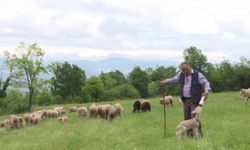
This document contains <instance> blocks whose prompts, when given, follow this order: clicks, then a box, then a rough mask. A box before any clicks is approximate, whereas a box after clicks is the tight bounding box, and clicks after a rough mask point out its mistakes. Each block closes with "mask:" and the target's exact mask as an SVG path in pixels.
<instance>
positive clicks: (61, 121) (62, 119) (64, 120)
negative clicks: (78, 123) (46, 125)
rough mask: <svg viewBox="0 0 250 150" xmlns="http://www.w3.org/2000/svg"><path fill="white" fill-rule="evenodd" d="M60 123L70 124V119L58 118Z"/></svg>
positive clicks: (65, 117)
mask: <svg viewBox="0 0 250 150" xmlns="http://www.w3.org/2000/svg"><path fill="white" fill-rule="evenodd" d="M57 119H58V121H59V122H60V123H67V122H68V117H67V116H63V117H58V118H57Z"/></svg>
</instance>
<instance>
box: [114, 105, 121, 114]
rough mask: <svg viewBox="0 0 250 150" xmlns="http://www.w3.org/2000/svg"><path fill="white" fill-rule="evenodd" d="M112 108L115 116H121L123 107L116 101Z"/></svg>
mask: <svg viewBox="0 0 250 150" xmlns="http://www.w3.org/2000/svg"><path fill="white" fill-rule="evenodd" d="M114 108H115V110H116V115H117V116H122V112H123V107H122V105H121V104H119V103H117V104H115V105H114Z"/></svg>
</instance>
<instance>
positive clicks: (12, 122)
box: [9, 115, 19, 129]
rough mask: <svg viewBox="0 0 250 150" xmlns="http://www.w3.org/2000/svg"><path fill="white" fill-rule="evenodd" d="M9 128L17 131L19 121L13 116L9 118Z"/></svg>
mask: <svg viewBox="0 0 250 150" xmlns="http://www.w3.org/2000/svg"><path fill="white" fill-rule="evenodd" d="M9 119H10V126H11V128H12V129H19V119H18V117H17V116H15V115H11V116H10V118H9Z"/></svg>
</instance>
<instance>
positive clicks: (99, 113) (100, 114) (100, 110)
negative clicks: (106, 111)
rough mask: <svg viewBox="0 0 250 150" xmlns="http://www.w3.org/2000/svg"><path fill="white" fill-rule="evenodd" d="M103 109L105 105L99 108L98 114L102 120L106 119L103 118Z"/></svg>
mask: <svg viewBox="0 0 250 150" xmlns="http://www.w3.org/2000/svg"><path fill="white" fill-rule="evenodd" d="M102 107H103V105H98V106H97V109H98V110H97V114H98V115H99V116H100V118H104V117H103V113H102Z"/></svg>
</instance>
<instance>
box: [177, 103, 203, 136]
mask: <svg viewBox="0 0 250 150" xmlns="http://www.w3.org/2000/svg"><path fill="white" fill-rule="evenodd" d="M200 113H201V107H197V108H196V109H195V110H194V111H192V114H194V115H195V117H194V118H192V119H189V120H184V121H182V122H180V123H179V124H178V126H177V127H176V136H177V137H178V138H182V137H183V135H184V133H186V132H187V131H189V130H190V129H192V130H193V133H194V136H195V138H198V137H200V136H201V135H200V134H199V129H198V128H199V125H200Z"/></svg>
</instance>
